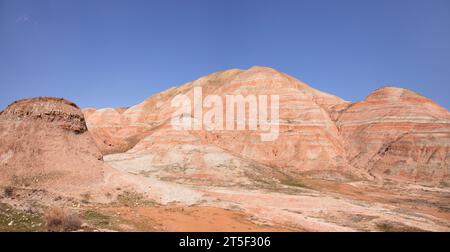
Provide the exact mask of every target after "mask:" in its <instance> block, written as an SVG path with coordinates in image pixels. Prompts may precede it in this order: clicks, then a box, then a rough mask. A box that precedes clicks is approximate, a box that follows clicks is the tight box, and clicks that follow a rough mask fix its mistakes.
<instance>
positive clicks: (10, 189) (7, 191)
mask: <svg viewBox="0 0 450 252" xmlns="http://www.w3.org/2000/svg"><path fill="white" fill-rule="evenodd" d="M4 194H5V197H7V198H11V197H12V196H13V195H14V188H13V187H12V186H7V187H5V189H4Z"/></svg>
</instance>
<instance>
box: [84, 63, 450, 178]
mask: <svg viewBox="0 0 450 252" xmlns="http://www.w3.org/2000/svg"><path fill="white" fill-rule="evenodd" d="M194 87H202V92H203V97H205V96H207V95H217V96H219V97H221V98H222V100H224V101H225V95H233V94H234V95H236V94H241V95H243V96H244V97H245V96H247V95H256V96H258V95H278V96H279V101H280V111H279V119H280V128H279V135H278V138H277V139H276V140H274V141H269V142H265V141H261V138H260V134H261V132H260V131H251V130H241V131H238V130H234V131H228V130H221V131H207V130H204V129H203V130H191V131H185V132H177V131H175V130H173V129H171V124H170V121H171V117H172V116H173V113H174V111H175V109H176V108H173V107H171V100H172V99H173V98H174V97H175V96H176V95H178V94H184V95H186V96H187V97H189V98H191V99H193V92H194V91H193V88H194ZM84 112H85V115H86V118H87V125H88V128H89V130H90V131H91V132H92V133H93V136H94V138H95V141H96V143H97V145H98V146H99V148H100V150H101V151H102V153H104V154H111V153H122V154H120V155H122V156H121V158H122V159H124V160H129V161H130V160H131V161H130V162H134V163H136V162H137V159H136V157H137V156H136V155H138V156H139V157H140V158H143V157H144V156H146V157H147V158H144V159H145V162H142V163H140V164H139V167H140V168H139V169H140V170H142V171H148V170H151V171H156V170H158V167H166V168H167V167H185V168H186V167H187V168H189V169H187V168H186V169H179V170H177V171H178V172H176V173H175V174H176V175H174V174H171V175H170V176H171V177H174V176H175V177H176V176H178V177H180V178H190V177H199V178H204V180H205V181H213V180H214V179H217V177H220V174H219V173H220V172H219V173H217V171H220V169H221V167H241V168H239V169H231V170H233V171H235V172H237V173H236V174H234V173H233V172H229V173H227V175H226V176H225V175H224V174H225V173H222V174H223V175H224V176H222V177H223V178H225V177H230V178H231V179H232V178H233V177H235V178H236V177H237V174H240V173H242V172H244V171H243V170H242V167H250V166H251V167H259V168H258V169H262V170H265V167H270V168H273V169H275V170H277V171H279V172H281V173H283V174H287V175H289V176H292V177H296V176H304V175H308V176H313V177H319V178H326V179H338V180H342V179H355V178H359V179H361V178H362V179H382V180H383V179H392V180H399V181H406V182H415V183H420V184H427V185H446V184H447V183H448V182H449V174H450V164H449V143H450V141H449V140H450V121H449V111H448V110H446V109H444V108H442V107H440V106H439V105H437V104H435V103H434V102H433V101H431V100H429V99H427V98H425V97H422V96H420V95H418V94H416V93H414V92H411V91H408V90H404V89H399V88H382V89H380V90H377V91H375V92H373V93H372V94H370V95H369V96H368V97H367V98H366V99H365V100H364V101H362V102H347V101H344V100H342V99H341V98H339V97H336V96H333V95H330V94H326V93H323V92H321V91H318V90H316V89H313V88H311V87H310V86H308V85H307V84H305V83H303V82H301V81H299V80H297V79H295V78H293V77H291V76H289V75H286V74H284V73H280V72H278V71H276V70H274V69H271V68H267V67H252V68H250V69H248V70H238V69H232V70H227V71H222V72H217V73H214V74H210V75H208V76H205V77H202V78H199V79H197V80H195V81H192V82H189V83H187V84H184V85H182V86H180V87H175V88H171V89H169V90H167V91H164V92H162V93H159V94H156V95H154V96H152V97H150V98H149V99H147V100H145V101H144V102H142V103H140V104H138V105H135V106H132V107H130V108H128V109H99V110H94V109H87V110H85V111H84ZM204 112H206V111H204ZM246 113H247V115H248V111H247V112H246ZM224 114H225V113H224ZM180 134H181V135H180ZM185 139H189V141H185ZM212 149H214V151H212ZM219 152H220V153H221V154H220V155H219V154H217V155H216V156H221V157H225V156H226V158H222V159H221V160H218V158H212V156H211V153H219ZM124 155H125V156H126V155H130V156H129V157H127V158H126V157H124ZM182 157H184V158H182ZM124 162H125V163H126V162H127V161H124ZM243 162H244V163H246V165H243ZM123 164H124V163H123ZM261 167H262V168H261ZM212 169H216V171H214V172H212ZM222 170H223V169H222ZM244 170H245V169H244ZM250 170H251V169H250ZM251 174H254V173H252V172H251ZM258 174H260V173H258ZM210 175H211V176H212V177H210ZM161 176H163V175H161ZM252 176H256V175H251V176H250V177H252ZM247 177H248V176H247Z"/></svg>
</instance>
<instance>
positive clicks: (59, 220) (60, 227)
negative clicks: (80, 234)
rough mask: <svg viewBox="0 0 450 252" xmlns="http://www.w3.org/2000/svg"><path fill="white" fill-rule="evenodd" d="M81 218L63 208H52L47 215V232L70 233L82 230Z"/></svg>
mask: <svg viewBox="0 0 450 252" xmlns="http://www.w3.org/2000/svg"><path fill="white" fill-rule="evenodd" d="M81 224H82V221H81V219H80V217H79V216H78V215H77V214H75V213H73V212H70V211H69V210H66V209H62V208H51V209H50V210H49V211H48V212H47V213H46V214H45V230H46V231H50V232H68V231H75V230H78V229H80V228H81Z"/></svg>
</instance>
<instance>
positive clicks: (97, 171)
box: [0, 97, 114, 196]
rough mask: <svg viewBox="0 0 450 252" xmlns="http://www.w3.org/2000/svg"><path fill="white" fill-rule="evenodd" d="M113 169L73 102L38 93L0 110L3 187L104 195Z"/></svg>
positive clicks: (0, 157)
mask: <svg viewBox="0 0 450 252" xmlns="http://www.w3.org/2000/svg"><path fill="white" fill-rule="evenodd" d="M113 173H114V171H113V170H112V169H111V168H109V167H108V166H106V165H105V164H104V163H103V161H102V154H101V153H100V151H99V150H98V148H97V147H96V145H95V143H94V141H93V139H92V137H91V135H90V134H89V132H88V131H87V127H86V123H85V119H84V116H83V113H82V112H81V110H80V109H79V108H78V107H77V106H76V105H75V104H74V103H72V102H69V101H67V100H64V99H58V98H51V97H39V98H32V99H25V100H20V101H16V102H14V103H12V104H11V105H9V106H8V107H7V108H6V109H5V110H4V111H2V112H1V113H0V185H1V186H4V187H5V186H11V187H16V188H33V189H44V190H46V191H49V192H54V193H57V194H61V195H71V196H79V195H80V194H82V193H88V192H89V193H91V192H92V193H97V194H101V193H100V191H99V188H103V183H104V182H105V179H106V178H107V177H108V176H110V175H111V174H113ZM103 189H105V190H106V187H105V188H103Z"/></svg>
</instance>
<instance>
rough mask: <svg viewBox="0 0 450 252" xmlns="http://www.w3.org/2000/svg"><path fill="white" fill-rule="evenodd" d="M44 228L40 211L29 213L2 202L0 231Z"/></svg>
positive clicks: (0, 206)
mask: <svg viewBox="0 0 450 252" xmlns="http://www.w3.org/2000/svg"><path fill="white" fill-rule="evenodd" d="M41 230H42V218H41V215H40V214H39V213H29V212H25V211H21V210H17V209H14V208H13V207H12V206H10V205H8V204H5V203H0V232H33V231H41Z"/></svg>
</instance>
